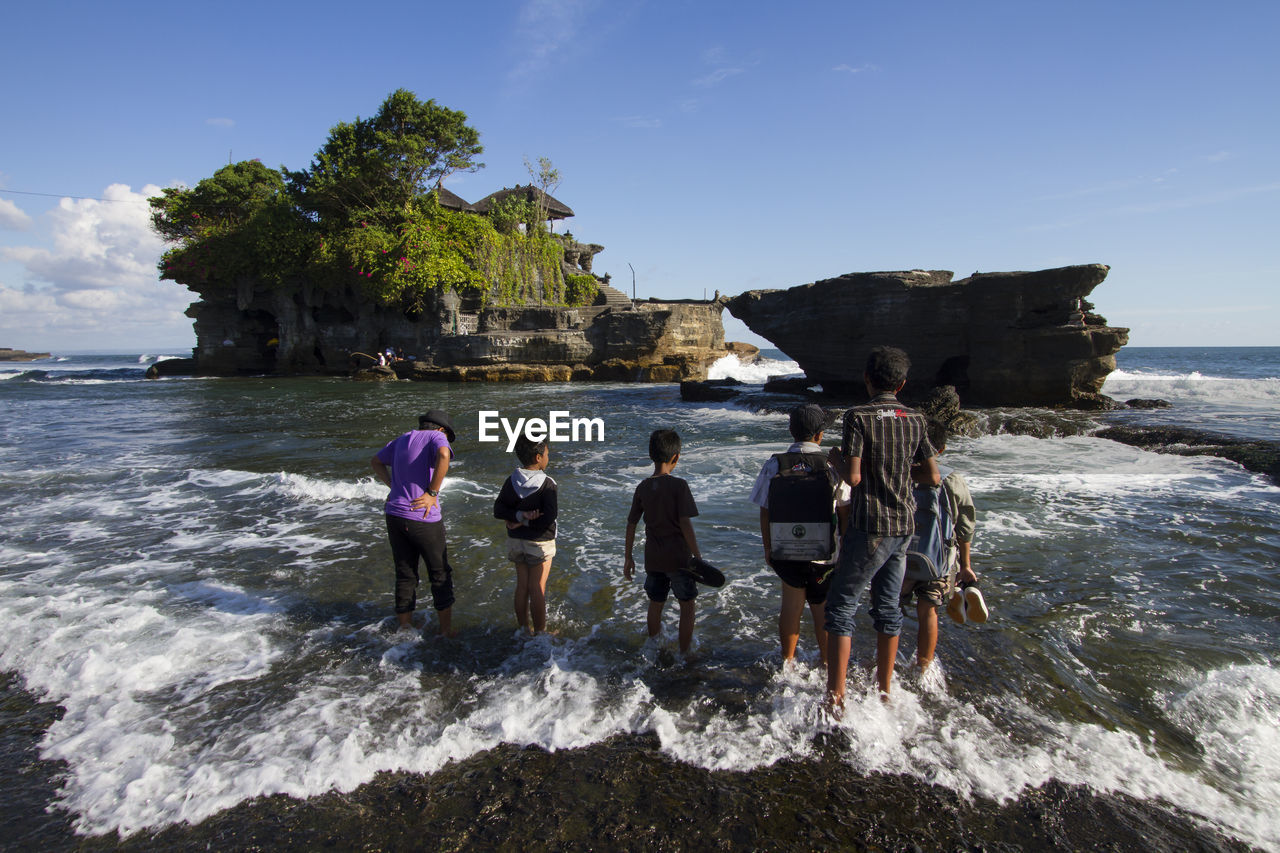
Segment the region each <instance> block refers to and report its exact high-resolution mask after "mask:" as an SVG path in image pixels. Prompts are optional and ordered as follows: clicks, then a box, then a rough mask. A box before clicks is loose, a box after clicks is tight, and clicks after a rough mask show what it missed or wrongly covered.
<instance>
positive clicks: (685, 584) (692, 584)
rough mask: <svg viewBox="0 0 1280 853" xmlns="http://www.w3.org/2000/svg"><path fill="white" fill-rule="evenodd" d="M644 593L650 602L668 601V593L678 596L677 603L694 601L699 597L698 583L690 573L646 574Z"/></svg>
mask: <svg viewBox="0 0 1280 853" xmlns="http://www.w3.org/2000/svg"><path fill="white" fill-rule="evenodd" d="M644 591H645V592H646V593H648V595H649V600H650V601H666V600H667V593H668V592H674V593H675V594H676V601H693V599H694V598H696V597H697V595H698V582H697V581H695V580H694V579H693V575H691V574H689V573H688V572H671V573H670V574H667V573H666V572H645V573H644Z"/></svg>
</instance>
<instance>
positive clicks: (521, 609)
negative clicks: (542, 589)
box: [515, 563, 529, 631]
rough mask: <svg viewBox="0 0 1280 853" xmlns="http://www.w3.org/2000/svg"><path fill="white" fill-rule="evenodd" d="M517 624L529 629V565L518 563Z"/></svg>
mask: <svg viewBox="0 0 1280 853" xmlns="http://www.w3.org/2000/svg"><path fill="white" fill-rule="evenodd" d="M515 566H516V597H515V611H516V624H517V625H519V626H520V627H521V628H523V629H524V630H526V631H528V630H529V566H528V565H527V564H525V563H516V564H515Z"/></svg>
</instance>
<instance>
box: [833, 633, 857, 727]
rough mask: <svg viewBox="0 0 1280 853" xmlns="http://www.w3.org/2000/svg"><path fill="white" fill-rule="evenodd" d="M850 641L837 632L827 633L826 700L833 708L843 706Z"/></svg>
mask: <svg viewBox="0 0 1280 853" xmlns="http://www.w3.org/2000/svg"><path fill="white" fill-rule="evenodd" d="M851 646H852V641H851V640H850V639H849V638H848V637H843V636H841V635H839V634H827V702H829V703H830V704H831V707H832V708H833V709H837V708H843V707H844V682H845V676H846V675H847V674H848V672H849V649H850V647H851Z"/></svg>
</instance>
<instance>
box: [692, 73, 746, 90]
mask: <svg viewBox="0 0 1280 853" xmlns="http://www.w3.org/2000/svg"><path fill="white" fill-rule="evenodd" d="M746 71H747V69H745V68H717V69H716V70H715V71H712V72H711V73H710V74H708V75H706V76H705V77H699V78H698V79H697V80H694V81H693V85H695V86H699V87H701V88H703V89H706V88H709V87H711V86H715V85H718V84H720V83H723V82H724V81H725V80H728V79H729V78H730V77H735V76H737V75H738V74H745V73H746Z"/></svg>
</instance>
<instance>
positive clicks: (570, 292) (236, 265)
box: [148, 89, 725, 381]
mask: <svg viewBox="0 0 1280 853" xmlns="http://www.w3.org/2000/svg"><path fill="white" fill-rule="evenodd" d="M465 121H466V116H465V114H463V113H460V112H457V111H454V110H450V109H448V108H445V107H442V106H439V105H437V104H436V103H435V102H434V101H425V102H424V101H420V100H418V98H417V97H416V96H414V95H413V93H411V92H407V91H405V90H403V89H401V90H397V91H396V92H393V93H392V94H391V95H390V96H389V97H388V98H387V99H386V101H384V102H383V104H382V106H381V108H380V109H379V111H378V113H377V114H376V115H374V116H373V117H372V118H368V119H356V121H355V122H341V123H339V124H337V125H335V126H334V127H333V129H332V130H331V131H330V136H329V140H328V142H327V143H326V144H325V145H324V147H322V148H321V149H320V150H319V151H318V152H317V154H316V158H315V160H314V161H313V162H312V163H311V166H310V168H308V169H304V170H302V171H298V172H291V171H288V170H285V169H283V168H282V169H279V170H273V169H268V168H267V167H265V166H263V165H262V164H261V163H260V162H258V161H252V160H250V161H241V162H239V163H232V164H230V165H228V166H225V167H223V168H221V169H219V170H218V171H217V172H216V173H215V174H214V175H213V176H212V177H210V178H206V179H204V180H202V181H200V182H199V183H198V184H197V185H196V186H195V187H193V188H190V189H188V188H185V187H173V188H168V189H166V190H164V194H163V195H162V196H158V197H156V198H153V199H151V207H152V225H153V227H154V228H155V230H156V232H157V233H158V234H160V235H161V236H162V237H163V238H164V239H165V240H166V241H168V242H169V243H171V244H173V247H172V248H170V249H169V250H168V251H167V252H166V253H165V255H164V257H163V258H162V259H161V262H160V272H161V277H162V278H166V279H170V280H173V281H175V282H178V283H180V284H183V285H186V286H187V287H188V288H189V289H191V290H192V291H194V292H195V293H196V294H197V295H198V296H199V297H200V299H199V300H198V301H197V302H195V303H194V304H193V305H192V306H191V307H190V308H189V309H188V311H187V314H188V316H190V317H192V318H193V319H194V320H195V332H196V347H195V350H194V351H193V353H192V358H191V359H180V360H178V359H175V360H169V361H164V362H160V363H158V364H156V365H154V367H153V369H152V370H151V371H149V372H148V375H149V376H152V377H155V376H160V375H169V374H176V373H198V374H204V375H237V374H262V373H285V374H306V373H319V374H346V373H353V374H355V375H356V376H357V377H358V378H373V379H377V378H393V379H394V378H411V379H441V380H472V379H483V380H503V379H514V380H562V379H608V380H645V381H676V380H681V379H696V378H701V377H705V375H706V369H707V366H708V365H709V364H710V363H711V362H712V361H714V360H715V359H716V358H718V357H720V356H722V355H724V352H725V349H724V329H723V326H722V325H721V323H720V312H721V311H722V310H723V305H722V304H721V303H719V302H716V301H679V300H677V301H667V302H658V301H652V300H650V301H646V302H638V301H633V300H632V299H629V298H628V297H627V296H626V295H625V294H623V293H621V292H620V291H618V290H616V289H614V288H612V287H610V286H609V277H608V276H600V275H597V274H596V273H595V272H594V270H593V259H594V257H595V255H596V254H598V253H599V252H601V251H602V250H603V248H604V247H603V246H601V245H599V244H596V243H584V242H580V241H579V240H577V239H575V238H574V237H573V236H572V235H571V234H569V233H568V232H564V233H560V234H557V233H555V231H554V225H555V222H557V221H559V220H563V219H566V218H568V217H571V216H572V215H573V211H572V209H570V208H569V207H568V205H566V204H564V203H563V202H561V201H560V200H559V199H557V198H555V197H554V196H553V195H551V192H550V191H551V189H553V188H554V187H555V186H557V185H558V183H559V180H560V178H559V172H558V170H556V169H555V168H554V167H553V166H552V165H551V163H550V161H549V160H547V159H546V158H539V160H538V164H537V166H536V167H535V166H534V165H533V164H530V163H528V162H527V161H526V164H525V165H526V166H527V167H528V169H529V172H530V177H531V178H533V179H534V180H533V182H531V183H530V184H528V185H525V186H519V185H518V186H516V187H512V188H504V189H501V190H498V191H497V192H494V193H491V194H490V195H488V196H486V197H484V198H482V199H481V200H479V201H477V202H475V203H468V202H467V201H465V200H464V199H462V198H460V197H459V196H458V195H457V194H455V193H453V192H451V191H450V190H448V189H446V188H445V187H444V186H443V185H442V181H443V179H444V178H445V177H446V176H448V175H449V174H451V173H454V172H461V171H475V170H476V169H479V168H480V167H481V166H482V165H483V164H480V163H477V162H476V161H475V158H476V156H477V155H478V154H479V153H480V152H481V151H482V148H481V147H480V145H479V134H478V132H477V131H476V130H475V129H474V128H471V127H469V126H467V125H466V123H465ZM381 362H390V363H389V364H383V363H381Z"/></svg>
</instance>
